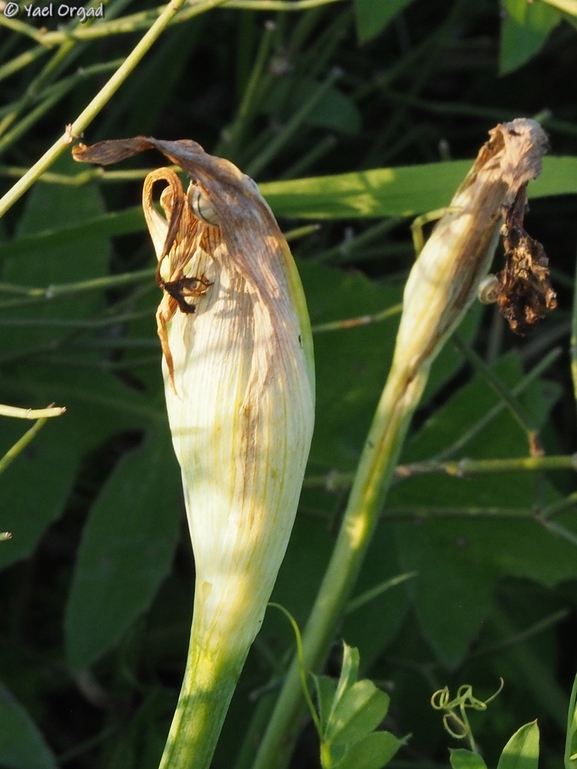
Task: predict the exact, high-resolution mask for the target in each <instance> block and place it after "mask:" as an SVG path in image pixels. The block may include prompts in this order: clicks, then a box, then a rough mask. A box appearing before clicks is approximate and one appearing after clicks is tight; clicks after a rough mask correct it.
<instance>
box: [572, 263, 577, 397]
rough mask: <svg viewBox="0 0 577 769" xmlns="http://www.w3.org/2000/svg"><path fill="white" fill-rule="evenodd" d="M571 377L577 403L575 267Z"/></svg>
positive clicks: (576, 285)
mask: <svg viewBox="0 0 577 769" xmlns="http://www.w3.org/2000/svg"><path fill="white" fill-rule="evenodd" d="M571 377H572V379H573V397H574V399H575V401H576V403H577V267H576V268H575V287H574V291H573V315H572V317H571Z"/></svg>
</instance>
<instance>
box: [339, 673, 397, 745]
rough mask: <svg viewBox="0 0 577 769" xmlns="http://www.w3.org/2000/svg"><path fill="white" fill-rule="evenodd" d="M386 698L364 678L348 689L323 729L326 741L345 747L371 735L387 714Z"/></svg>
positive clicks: (387, 700)
mask: <svg viewBox="0 0 577 769" xmlns="http://www.w3.org/2000/svg"><path fill="white" fill-rule="evenodd" d="M389 702H390V697H389V695H388V694H386V693H385V692H382V691H381V690H380V689H377V687H376V686H375V685H374V683H373V682H372V681H369V680H368V679H364V680H362V681H357V683H356V684H354V685H353V686H350V687H349V688H348V689H347V690H346V691H345V692H344V694H343V695H342V697H341V698H340V699H339V700H338V702H337V705H336V707H335V708H334V710H333V712H332V713H331V715H330V718H329V722H328V724H327V729H326V739H327V742H329V743H331V744H335V745H346V744H349V743H353V742H358V741H359V740H361V739H362V738H363V737H365V736H366V735H367V734H369V733H370V732H372V731H373V730H374V729H376V728H377V726H378V725H379V724H380V723H381V721H382V720H383V718H384V717H385V716H386V715H387V711H388V709H389Z"/></svg>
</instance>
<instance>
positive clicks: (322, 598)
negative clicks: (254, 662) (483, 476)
mask: <svg viewBox="0 0 577 769" xmlns="http://www.w3.org/2000/svg"><path fill="white" fill-rule="evenodd" d="M490 136H491V140H490V141H489V142H487V144H486V145H485V146H484V147H483V148H481V151H480V152H479V155H478V157H477V160H476V161H475V164H474V166H473V168H472V169H471V171H470V172H469V174H468V175H467V177H466V178H465V180H464V181H463V183H462V184H461V186H460V187H459V189H458V190H457V192H456V194H455V196H454V197H453V200H452V201H451V204H450V207H449V208H448V209H447V213H446V214H445V216H443V217H442V219H441V220H440V221H439V223H438V224H437V226H436V228H435V230H434V232H433V234H432V236H431V238H430V239H429V241H428V242H427V244H426V246H425V248H424V249H423V250H422V251H421V253H420V255H419V257H418V259H417V261H416V262H415V265H414V266H413V269H412V270H411V273H410V275H409V279H408V281H407V284H406V286H405V291H404V295H403V313H402V316H401V322H400V326H399V331H398V334H397V341H396V346H395V354H394V358H393V364H392V368H391V372H390V374H389V378H388V380H387V384H386V386H385V389H384V391H383V394H382V396H381V400H380V402H379V405H378V407H377V411H376V413H375V417H374V419H373V424H372V426H371V429H370V431H369V434H368V437H367V440H366V443H365V446H364V449H363V453H362V456H361V460H360V463H359V467H358V470H357V473H356V476H355V480H354V483H353V487H352V489H351V494H350V497H349V501H348V505H347V509H346V511H345V516H344V520H343V523H342V525H341V529H340V532H339V537H338V539H337V543H336V545H335V548H334V551H333V555H332V557H331V561H330V563H329V566H328V569H327V572H326V574H325V577H324V579H323V582H322V585H321V587H320V590H319V593H318V595H317V599H316V601H315V604H314V606H313V608H312V610H311V614H310V617H309V620H308V624H307V626H306V629H305V632H304V634H303V649H304V665H305V667H306V668H309V669H313V670H317V669H318V668H319V666H320V665H321V663H322V662H323V659H324V657H325V655H326V653H327V651H328V649H329V646H330V641H331V639H332V637H333V635H334V633H335V630H336V628H337V626H338V622H339V620H340V617H341V616H342V615H343V613H344V611H345V608H346V603H347V600H348V598H349V595H350V593H351V590H352V588H353V586H354V583H355V581H356V578H357V575H358V572H359V570H360V567H361V565H362V562H363V559H364V556H365V553H366V551H367V548H368V545H369V543H370V541H371V536H372V534H373V531H374V529H375V527H376V524H377V522H378V520H379V515H380V513H381V509H382V506H383V502H384V500H385V496H386V493H387V490H388V488H389V485H390V483H391V479H392V476H393V473H394V470H395V466H396V462H397V459H398V456H399V453H400V450H401V447H402V445H403V441H404V439H405V436H406V433H407V430H408V427H409V424H410V420H411V417H412V414H413V412H414V410H415V408H416V407H417V405H418V403H419V400H420V397H421V395H422V392H423V389H424V387H425V384H426V382H427V378H428V373H429V369H430V366H431V363H432V361H433V360H434V359H435V357H436V356H437V355H438V353H439V351H440V350H441V348H442V347H443V345H444V344H445V342H446V340H447V339H448V337H449V335H450V334H451V333H452V331H453V330H454V329H455V328H456V327H457V325H458V323H459V322H460V320H461V318H462V317H463V314H464V313H465V312H466V310H467V308H468V307H469V306H470V305H471V303H472V302H473V300H474V297H475V295H476V291H477V287H478V285H479V282H480V280H481V279H482V278H483V276H484V275H486V272H487V270H488V268H489V265H490V263H491V260H492V258H493V253H494V250H495V246H496V243H497V238H498V233H499V229H500V224H501V221H500V219H501V212H502V211H505V215H507V214H508V212H509V211H510V210H512V207H513V202H514V201H516V200H517V198H518V197H519V199H520V200H521V201H523V200H524V198H523V196H524V194H525V188H526V185H527V183H528V180H529V179H532V178H534V177H535V176H537V175H538V173H539V172H540V169H541V157H542V155H543V153H544V151H545V150H544V148H545V146H546V144H545V135H544V133H543V131H542V130H541V128H540V127H539V126H538V125H537V124H536V123H534V122H533V121H530V120H525V119H519V120H517V121H514V122H513V123H506V124H503V125H499V126H497V127H496V128H495V129H493V131H492V132H491V133H490ZM302 702H303V695H302V691H301V687H300V682H299V674H298V669H297V664H296V662H295V661H293V664H292V665H291V667H290V669H289V672H288V674H287V678H286V680H285V683H284V686H283V689H282V691H281V694H280V696H279V699H278V701H277V704H276V707H275V710H274V712H273V715H272V718H271V721H270V723H269V727H268V729H267V731H266V733H265V735H264V738H263V740H262V742H261V746H260V750H259V753H258V755H257V758H256V761H255V763H254V765H253V769H283V767H284V766H286V764H287V763H288V760H289V758H290V754H291V751H292V747H293V745H294V742H295V739H296V736H297V734H298V729H299V723H300V719H301V712H302Z"/></svg>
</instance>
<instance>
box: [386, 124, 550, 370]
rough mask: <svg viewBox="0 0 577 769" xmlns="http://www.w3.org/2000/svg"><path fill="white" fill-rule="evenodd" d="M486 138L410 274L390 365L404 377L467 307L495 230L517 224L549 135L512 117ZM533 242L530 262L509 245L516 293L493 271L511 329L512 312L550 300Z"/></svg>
mask: <svg viewBox="0 0 577 769" xmlns="http://www.w3.org/2000/svg"><path fill="white" fill-rule="evenodd" d="M489 137H490V138H489V141H488V142H487V143H486V144H485V145H483V147H482V148H481V150H480V151H479V154H478V156H477V159H476V161H475V163H474V165H473V167H472V168H471V170H470V171H469V173H468V174H467V177H466V178H465V180H464V181H463V183H462V184H461V186H460V187H459V189H458V190H457V192H456V193H455V196H454V197H453V199H452V201H451V203H450V204H449V207H448V209H447V213H446V214H445V216H443V217H442V218H441V219H440V220H439V222H438V223H437V225H436V226H435V228H434V230H433V232H432V234H431V237H430V238H429V240H428V241H427V243H426V244H425V247H424V248H423V250H422V251H421V253H420V254H419V256H418V258H417V261H416V262H415V265H414V266H413V269H412V270H411V273H410V275H409V279H408V280H407V284H406V286H405V292H404V296H403V314H402V317H401V324H400V327H399V332H398V337H397V344H396V349H395V360H394V364H393V367H394V366H395V365H396V366H397V367H398V366H401V367H403V368H404V369H405V370H406V371H407V372H408V374H409V377H412V376H413V374H416V372H417V371H422V370H424V369H426V370H428V368H429V367H430V364H431V363H432V361H433V360H434V358H435V357H436V355H437V354H438V352H439V350H440V349H441V347H442V345H443V343H444V341H445V340H446V339H447V337H448V336H449V334H450V333H451V332H452V331H453V329H454V328H455V327H456V326H457V324H458V323H459V321H460V320H461V318H462V316H463V314H464V313H465V311H466V310H467V308H468V307H469V306H470V304H471V302H472V301H473V299H474V298H475V296H476V293H477V288H478V286H479V283H480V281H481V280H482V279H483V278H484V277H485V276H486V274H487V271H488V269H489V267H490V265H491V262H492V260H493V256H494V252H495V248H496V245H497V242H498V239H499V234H500V232H501V231H504V234H505V235H506V234H507V232H509V231H511V230H513V229H515V230H518V229H521V230H522V227H521V224H522V217H523V214H524V211H525V208H526V203H527V194H526V188H527V184H528V183H529V181H530V180H531V179H534V178H535V177H536V176H538V175H539V174H540V172H541V160H542V157H543V155H544V154H545V152H546V151H547V148H548V140H547V136H546V134H545V132H544V131H543V129H542V128H541V126H540V125H539V124H538V123H536V122H535V121H534V120H530V119H528V118H517V119H516V120H513V121H511V122H510V123H502V124H500V125H498V126H496V127H495V128H493V129H492V130H491V131H490V132H489ZM522 232H523V234H524V235H525V236H526V233H525V232H524V230H522ZM519 239H520V238H519ZM529 240H530V239H529ZM531 242H532V243H533V244H536V245H537V246H539V247H540V249H541V250H540V252H539V253H538V254H537V251H536V250H535V254H536V258H535V259H534V260H533V262H532V261H531V256H530V255H529V254H528V253H523V255H522V256H521V257H520V255H519V251H518V250H516V249H515V248H513V247H512V248H510V249H508V253H507V257H508V263H507V266H506V268H505V270H504V271H503V272H506V271H507V272H509V273H513V274H514V275H515V278H516V279H517V287H516V288H517V289H518V290H517V291H516V294H515V296H511V295H510V294H509V293H508V291H507V287H508V285H510V284H511V283H512V280H513V279H512V278H511V280H510V281H509V282H507V281H505V280H503V278H502V277H501V275H497V276H496V277H497V279H498V283H499V291H498V297H497V298H496V301H497V302H498V303H499V306H500V308H501V310H502V311H503V314H505V316H506V317H508V319H509V321H510V324H511V327H512V328H513V330H515V331H518V330H519V328H518V326H515V325H514V323H513V322H512V321H511V317H512V314H515V317H517V318H519V317H521V316H522V317H523V318H525V319H526V322H527V323H531V322H534V321H535V320H537V319H538V318H539V317H543V314H544V310H545V309H553V307H554V306H555V295H554V292H553V291H552V289H551V288H550V286H549V285H548V272H547V270H546V267H547V259H546V257H545V256H544V253H542V247H541V246H540V244H537V243H536V241H531ZM533 305H534V306H535V307H536V306H537V305H539V308H540V309H539V311H537V310H535V311H534V312H533V310H532V307H533ZM541 310H542V311H541ZM508 311H509V312H510V314H509V315H507V312H508ZM539 313H540V314H539ZM518 325H519V324H518Z"/></svg>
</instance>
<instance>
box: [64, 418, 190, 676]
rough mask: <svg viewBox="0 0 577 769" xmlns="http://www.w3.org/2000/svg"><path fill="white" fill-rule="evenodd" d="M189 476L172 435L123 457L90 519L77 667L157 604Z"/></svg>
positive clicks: (77, 577) (77, 622)
mask: <svg viewBox="0 0 577 769" xmlns="http://www.w3.org/2000/svg"><path fill="white" fill-rule="evenodd" d="M181 494H182V492H181V483H180V477H179V473H178V470H177V465H176V462H175V460H174V458H173V456H172V452H171V451H170V447H169V442H168V436H167V435H166V434H164V433H163V434H161V435H154V434H151V435H149V436H148V438H147V439H146V441H145V443H144V444H143V445H142V446H140V447H139V448H138V449H136V450H134V451H132V452H130V453H128V454H126V455H125V456H124V457H122V459H121V460H120V461H119V463H118V465H117V466H116V468H115V470H114V472H113V473H112V475H111V477H110V478H109V479H108V481H107V483H106V484H105V486H104V487H103V489H102V491H101V493H100V495H99V497H98V499H97V500H96V502H95V504H94V505H93V507H92V511H91V514H90V518H89V520H88V522H87V524H86V526H85V529H84V533H83V538H82V543H81V546H80V552H79V555H78V560H77V563H76V568H75V573H74V579H73V583H72V588H71V591H70V596H69V600H68V606H67V609H66V618H65V635H66V648H67V654H68V659H69V663H70V666H71V667H72V668H73V669H76V670H77V669H81V668H84V667H86V666H87V665H90V664H91V663H92V662H93V661H94V660H95V659H97V658H98V657H100V656H101V655H102V654H103V653H104V652H105V651H107V650H108V649H109V648H110V647H111V646H113V645H114V644H115V643H117V642H118V640H119V639H120V637H121V636H122V634H123V633H124V632H125V631H126V629H127V628H128V627H129V625H130V624H131V623H132V621H133V620H134V619H135V618H136V617H137V616H139V614H141V613H142V612H143V611H144V610H145V609H146V608H147V607H148V606H149V605H150V603H151V601H152V599H153V597H154V595H155V594H156V590H157V589H158V586H159V584H160V582H161V580H162V579H163V578H164V577H165V575H166V573H167V572H168V570H169V567H170V563H171V560H172V556H173V552H174V547H175V545H176V539H177V534H178V525H179V520H180V511H181V504H182V503H181V502H180V500H181Z"/></svg>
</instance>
